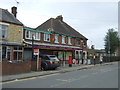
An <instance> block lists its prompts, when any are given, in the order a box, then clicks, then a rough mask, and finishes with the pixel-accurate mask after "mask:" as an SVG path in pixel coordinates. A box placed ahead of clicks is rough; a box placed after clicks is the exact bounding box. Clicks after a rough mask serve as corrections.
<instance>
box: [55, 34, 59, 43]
mask: <svg viewBox="0 0 120 90" xmlns="http://www.w3.org/2000/svg"><path fill="white" fill-rule="evenodd" d="M58 38H59V35H58V34H55V43H59V40H58Z"/></svg>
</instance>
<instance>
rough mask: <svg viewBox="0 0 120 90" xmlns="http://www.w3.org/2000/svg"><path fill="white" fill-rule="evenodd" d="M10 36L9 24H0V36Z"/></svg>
mask: <svg viewBox="0 0 120 90" xmlns="http://www.w3.org/2000/svg"><path fill="white" fill-rule="evenodd" d="M7 36H8V26H7V25H0V38H3V39H7Z"/></svg>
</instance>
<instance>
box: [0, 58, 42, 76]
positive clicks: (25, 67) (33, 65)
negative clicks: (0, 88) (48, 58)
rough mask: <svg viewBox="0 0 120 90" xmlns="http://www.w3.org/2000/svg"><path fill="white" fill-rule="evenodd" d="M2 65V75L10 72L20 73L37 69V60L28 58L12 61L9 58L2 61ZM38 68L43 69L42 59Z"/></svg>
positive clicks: (0, 65)
mask: <svg viewBox="0 0 120 90" xmlns="http://www.w3.org/2000/svg"><path fill="white" fill-rule="evenodd" d="M0 67H2V72H1V73H0V74H2V75H10V74H19V73H25V72H30V71H31V70H37V62H36V61H31V60H27V61H24V62H19V63H18V62H17V63H10V62H8V60H4V61H2V63H0ZM38 70H41V61H40V60H39V62H38Z"/></svg>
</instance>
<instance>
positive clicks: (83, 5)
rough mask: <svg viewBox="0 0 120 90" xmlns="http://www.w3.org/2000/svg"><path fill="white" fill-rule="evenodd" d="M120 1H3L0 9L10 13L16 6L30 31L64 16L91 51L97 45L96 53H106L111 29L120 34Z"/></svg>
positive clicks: (19, 15) (19, 16) (20, 17)
mask: <svg viewBox="0 0 120 90" xmlns="http://www.w3.org/2000/svg"><path fill="white" fill-rule="evenodd" d="M16 1H17V2H19V4H17V3H16ZM118 1H119V0H0V8H3V9H8V11H9V12H11V7H12V6H17V8H18V9H17V12H18V13H17V18H18V19H19V20H20V21H21V22H22V23H23V24H24V25H25V26H28V27H31V28H36V27H37V26H39V25H40V24H42V23H44V22H45V21H46V20H48V19H49V18H51V17H52V18H56V17H57V16H59V15H62V16H63V21H64V22H66V23H67V24H69V25H70V26H72V27H73V28H74V29H75V30H77V31H78V32H80V33H81V34H82V35H84V36H85V37H86V38H88V47H90V46H91V45H94V46H95V48H96V49H104V37H105V35H106V32H107V31H108V29H111V28H114V29H115V30H116V31H118Z"/></svg>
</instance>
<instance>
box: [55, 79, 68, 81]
mask: <svg viewBox="0 0 120 90" xmlns="http://www.w3.org/2000/svg"><path fill="white" fill-rule="evenodd" d="M56 80H59V81H64V82H68V81H69V80H65V79H56Z"/></svg>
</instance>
